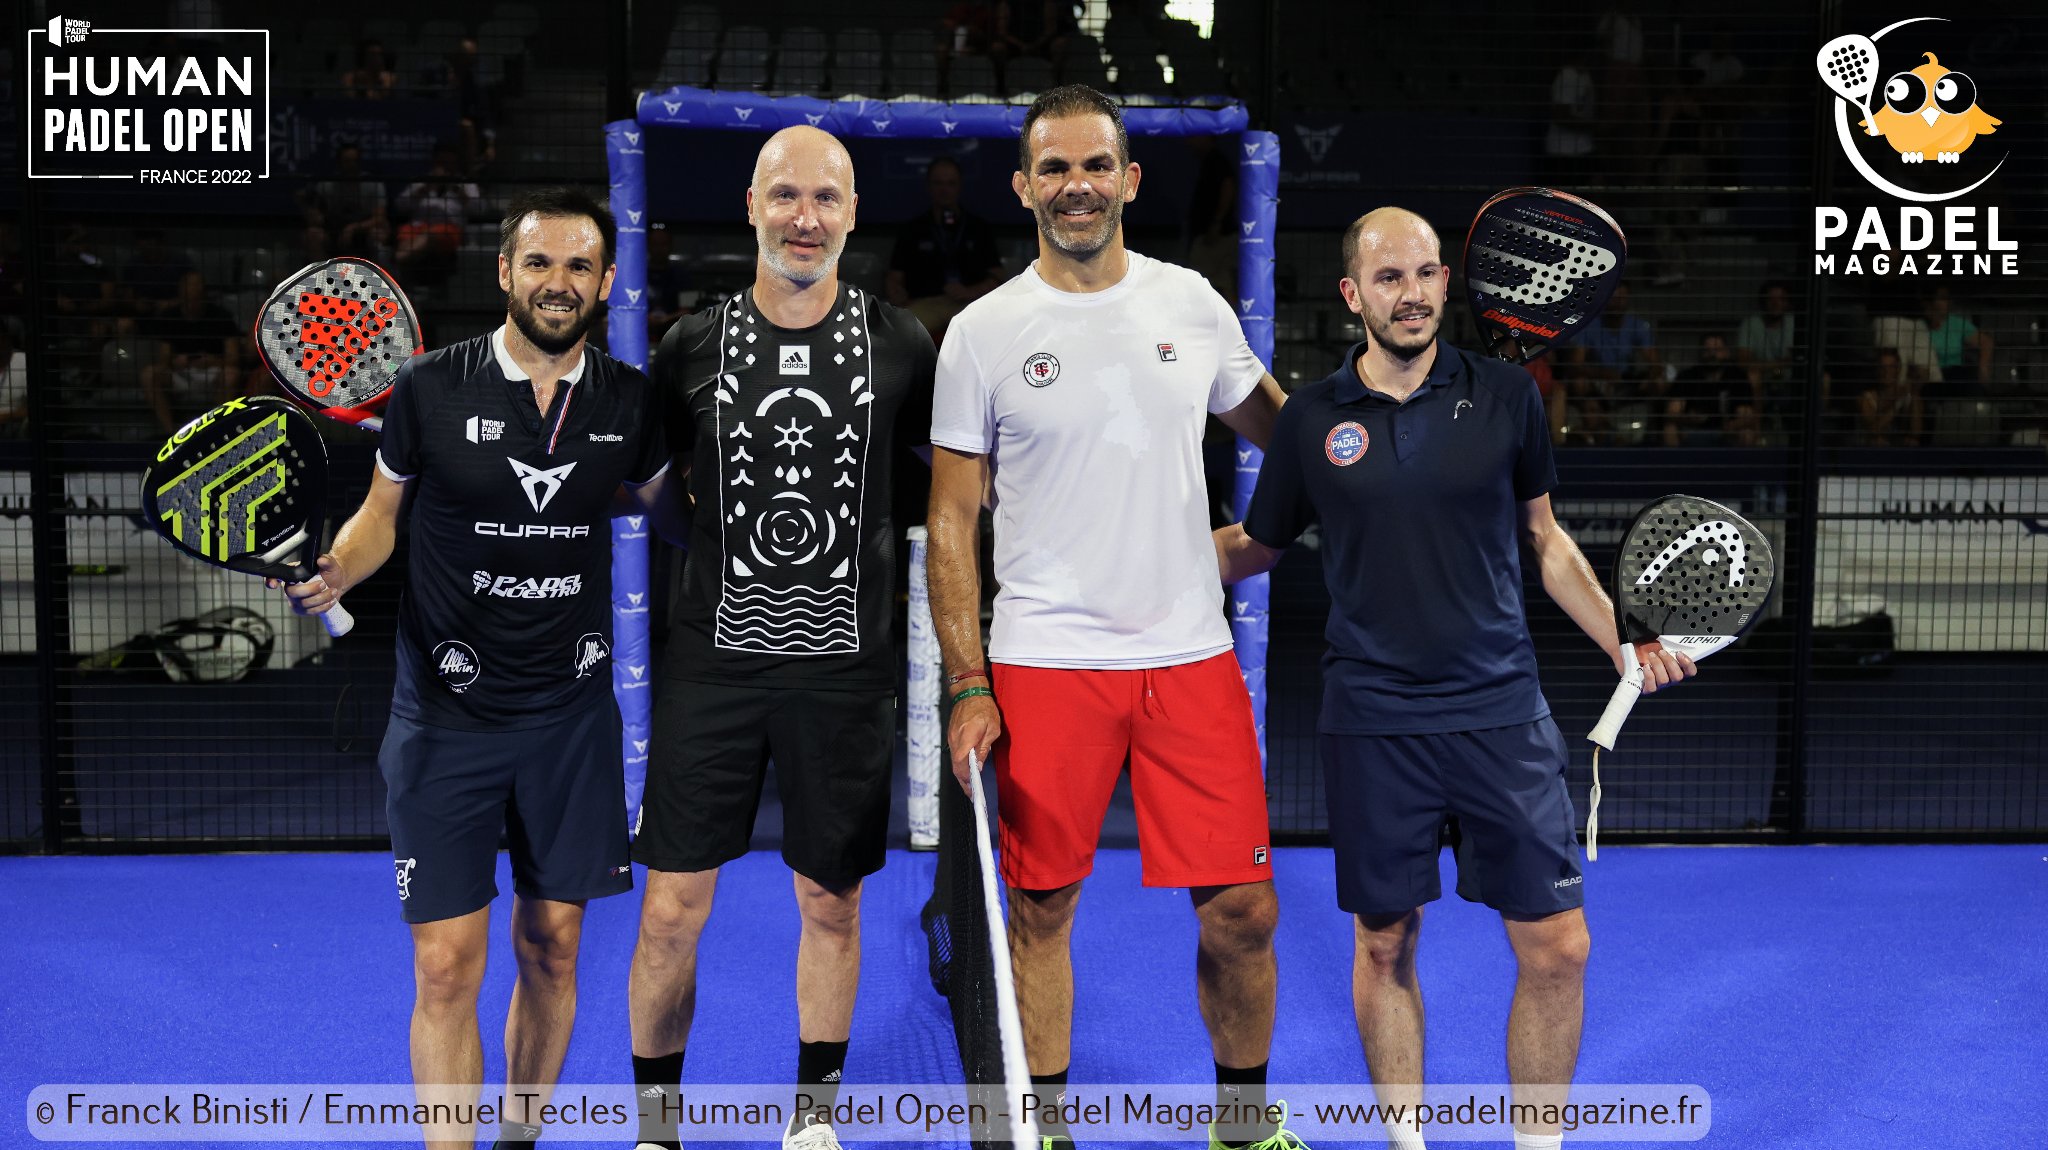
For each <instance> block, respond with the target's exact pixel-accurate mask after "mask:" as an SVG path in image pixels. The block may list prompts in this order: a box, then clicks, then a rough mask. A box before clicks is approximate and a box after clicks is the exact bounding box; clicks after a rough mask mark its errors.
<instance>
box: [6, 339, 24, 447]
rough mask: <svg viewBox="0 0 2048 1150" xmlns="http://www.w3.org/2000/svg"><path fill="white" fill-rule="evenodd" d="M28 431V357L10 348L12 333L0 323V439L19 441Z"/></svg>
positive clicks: (12, 343) (12, 341)
mask: <svg viewBox="0 0 2048 1150" xmlns="http://www.w3.org/2000/svg"><path fill="white" fill-rule="evenodd" d="M27 428H28V356H26V355H24V354H23V353H22V352H20V351H19V350H17V349H16V348H15V346H14V329H13V328H11V327H8V326H7V325H6V324H4V323H0V439H20V438H21V437H22V435H23V433H24V432H25V431H26V430H27Z"/></svg>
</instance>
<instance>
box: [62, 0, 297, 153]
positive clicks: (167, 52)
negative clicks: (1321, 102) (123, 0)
mask: <svg viewBox="0 0 2048 1150" xmlns="http://www.w3.org/2000/svg"><path fill="white" fill-rule="evenodd" d="M166 37H174V38H175V39H171V40H166V39H165V38H166ZM28 65H29V71H28V88H27V104H26V106H27V113H28V137H29V151H28V175H29V178H31V179H38V180H53V179H54V180H94V179H98V180H137V181H139V182H141V183H145V184H151V183H154V184H246V183H249V182H250V181H251V180H257V179H267V178H268V177H269V175H270V33H269V32H268V31H266V30H264V29H260V28H201V29H179V28H104V27H99V26H96V25H94V24H93V23H92V22H91V21H89V20H78V19H67V18H66V17H63V16H52V17H51V18H50V19H49V21H48V22H47V23H45V24H44V25H42V26H41V27H38V28H36V29H35V30H33V31H31V32H30V33H29V34H28Z"/></svg>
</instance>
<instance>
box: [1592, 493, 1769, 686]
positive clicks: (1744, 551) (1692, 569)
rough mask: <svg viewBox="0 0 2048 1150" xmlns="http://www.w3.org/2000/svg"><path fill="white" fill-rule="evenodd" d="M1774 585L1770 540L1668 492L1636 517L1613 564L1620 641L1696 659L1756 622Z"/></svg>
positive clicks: (1725, 512)
mask: <svg viewBox="0 0 2048 1150" xmlns="http://www.w3.org/2000/svg"><path fill="white" fill-rule="evenodd" d="M1776 583H1777V562H1776V560H1775V559H1774V558H1773V557H1772V555H1771V544H1770V540H1768V539H1766V538H1765V537H1764V535H1763V533H1762V532H1760V531H1758V530H1757V529H1756V528H1755V527H1753V526H1751V525H1750V523H1749V521H1748V520H1746V519H1744V518H1743V517H1742V516H1740V515H1737V514H1736V513H1735V512H1733V511H1730V510H1729V509H1727V508H1726V507H1723V506H1721V505H1720V504H1718V503H1714V502H1711V501H1709V500H1705V499H1701V498H1698V497H1697V496H1692V495H1667V496H1665V497H1664V498H1662V499H1659V500H1657V501H1656V502H1655V503H1652V504H1650V505H1649V506H1648V507H1645V508H1643V510H1642V512H1641V513H1640V514H1638V515H1637V516H1636V520H1635V522H1634V523H1632V524H1630V525H1629V529H1628V533H1627V534H1626V535H1625V536H1623V537H1622V543H1621V556H1620V559H1619V560H1618V561H1617V562H1616V563H1615V565H1614V621H1615V626H1616V627H1617V628H1618V629H1619V630H1620V632H1621V635H1622V638H1623V641H1625V642H1629V643H1644V642H1648V641H1649V640H1652V639H1655V640H1657V641H1658V642H1660V643H1662V644H1663V645H1664V646H1665V647H1666V648H1668V649H1670V650H1673V651H1678V652H1681V653H1683V654H1686V655H1689V656H1691V657H1692V658H1694V659H1703V658H1705V657H1706V656H1708V655H1711V654H1713V653H1714V652H1716V651H1719V650H1721V649H1722V648H1724V647H1726V646H1728V645H1729V644H1731V643H1733V642H1735V640H1736V639H1738V638H1740V637H1741V635H1742V633H1743V632H1744V631H1747V630H1749V628H1750V627H1751V626H1753V625H1754V624H1755V623H1756V621H1757V620H1758V619H1761V618H1762V617H1763V609H1764V604H1765V603H1766V602H1767V601H1768V600H1769V599H1770V597H1771V589H1772V587H1773V586H1775V585H1776Z"/></svg>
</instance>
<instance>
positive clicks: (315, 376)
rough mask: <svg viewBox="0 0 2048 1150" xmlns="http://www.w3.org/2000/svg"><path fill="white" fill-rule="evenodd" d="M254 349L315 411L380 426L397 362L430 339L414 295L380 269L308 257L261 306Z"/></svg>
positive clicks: (282, 382)
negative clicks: (424, 332)
mask: <svg viewBox="0 0 2048 1150" xmlns="http://www.w3.org/2000/svg"><path fill="white" fill-rule="evenodd" d="M255 339H256V350H257V354H259V355H260V356H262V358H263V363H264V365H265V366H266V367H268V368H269V369H270V374H271V375H273V376H275V377H276V378H277V382H278V384H279V385H280V386H282V387H283V388H284V389H285V391H286V392H287V393H289V394H290V395H291V396H292V397H293V398H294V399H297V400H298V401H299V402H300V403H303V404H305V405H306V407H307V408H309V409H311V410H312V411H314V412H316V413H318V414H320V415H324V416H327V417H328V418H330V419H338V420H341V421H342V422H344V423H353V424H358V425H360V426H362V427H365V428H368V429H369V430H371V431H376V430H379V429H381V428H382V427H383V426H384V420H383V418H382V416H380V415H379V414H378V413H379V412H381V411H382V410H383V409H384V404H385V403H386V402H387V401H388V400H389V399H390V398H391V381H392V377H394V376H396V375H397V374H398V369H399V367H400V365H402V364H404V363H405V361H406V360H407V359H410V358H411V357H413V356H415V355H417V354H419V352H420V350H421V349H422V348H424V347H425V346H426V341H425V338H424V336H422V334H421V332H420V320H419V316H418V315H417V314H415V313H414V312H413V309H412V302H411V301H410V300H407V299H406V298H405V293H404V292H403V291H400V290H399V287H398V282H397V281H396V280H393V279H392V278H391V276H390V274H389V273H387V272H386V271H385V270H384V269H383V268H380V267H378V266H377V265H376V264H373V263H371V262H370V261H368V260H360V259H354V258H349V257H343V258H340V259H331V260H327V261H325V262H322V263H317V264H308V265H307V266H305V267H303V268H301V269H299V271H298V272H297V274H295V275H293V276H292V277H291V278H289V279H287V280H285V281H284V282H283V283H281V284H279V285H278V287H277V290H276V291H274V292H272V293H270V298H269V299H268V300H266V301H264V304H263V308H262V310H261V311H259V312H257V313H256V327H255Z"/></svg>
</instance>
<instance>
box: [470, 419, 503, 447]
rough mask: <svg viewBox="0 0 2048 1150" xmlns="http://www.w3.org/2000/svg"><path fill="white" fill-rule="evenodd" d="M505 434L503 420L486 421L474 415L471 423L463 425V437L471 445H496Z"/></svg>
mask: <svg viewBox="0 0 2048 1150" xmlns="http://www.w3.org/2000/svg"><path fill="white" fill-rule="evenodd" d="M504 434H505V421H504V420H502V419H485V418H483V417H482V416H479V415H472V416H470V417H469V421H468V422H467V423H464V424H463V425H462V437H463V438H464V439H467V440H469V441H470V442H471V443H495V442H496V441H497V440H498V438H499V437H500V436H502V435H504Z"/></svg>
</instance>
